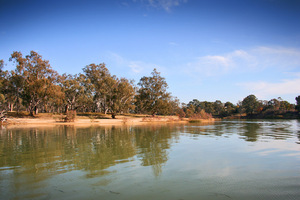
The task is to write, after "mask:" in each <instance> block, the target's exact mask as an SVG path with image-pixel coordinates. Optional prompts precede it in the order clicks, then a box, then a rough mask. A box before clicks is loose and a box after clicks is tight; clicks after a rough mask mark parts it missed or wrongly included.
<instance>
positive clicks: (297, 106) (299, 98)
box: [295, 95, 300, 111]
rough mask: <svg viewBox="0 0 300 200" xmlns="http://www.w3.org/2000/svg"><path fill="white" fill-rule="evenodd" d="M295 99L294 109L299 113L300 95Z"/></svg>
mask: <svg viewBox="0 0 300 200" xmlns="http://www.w3.org/2000/svg"><path fill="white" fill-rule="evenodd" d="M295 99H296V108H297V110H298V111H300V95H299V96H297V97H296V98H295Z"/></svg>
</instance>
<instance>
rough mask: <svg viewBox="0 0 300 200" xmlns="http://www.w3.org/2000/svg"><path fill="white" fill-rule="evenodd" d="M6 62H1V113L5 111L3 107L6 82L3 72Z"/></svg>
mask: <svg viewBox="0 0 300 200" xmlns="http://www.w3.org/2000/svg"><path fill="white" fill-rule="evenodd" d="M3 67H4V61H3V60H0V111H1V110H2V109H3V105H4V103H5V97H4V90H3V88H4V81H5V73H4V71H3Z"/></svg>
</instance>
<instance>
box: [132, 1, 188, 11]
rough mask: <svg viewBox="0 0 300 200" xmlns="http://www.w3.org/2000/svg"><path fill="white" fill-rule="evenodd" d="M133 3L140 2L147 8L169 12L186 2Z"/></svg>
mask: <svg viewBox="0 0 300 200" xmlns="http://www.w3.org/2000/svg"><path fill="white" fill-rule="evenodd" d="M133 1H134V2H141V3H144V4H146V5H147V6H150V7H153V8H157V9H164V10H165V11H167V12H170V11H171V9H172V8H173V7H176V6H179V5H180V4H182V3H186V2H187V0H133Z"/></svg>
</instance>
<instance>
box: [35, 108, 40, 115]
mask: <svg viewBox="0 0 300 200" xmlns="http://www.w3.org/2000/svg"><path fill="white" fill-rule="evenodd" d="M38 113H39V109H38V107H37V106H35V107H34V114H35V115H37V114H38Z"/></svg>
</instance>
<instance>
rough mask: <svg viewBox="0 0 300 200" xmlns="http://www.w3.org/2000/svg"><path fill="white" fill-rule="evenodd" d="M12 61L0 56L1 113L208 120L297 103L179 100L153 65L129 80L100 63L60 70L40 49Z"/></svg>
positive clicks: (252, 99) (16, 55) (292, 107)
mask: <svg viewBox="0 0 300 200" xmlns="http://www.w3.org/2000/svg"><path fill="white" fill-rule="evenodd" d="M9 60H10V62H13V63H14V64H15V69H14V70H12V71H7V70H3V68H4V65H5V64H4V61H3V60H0V111H1V112H4V111H16V112H20V111H28V112H29V113H30V115H32V116H33V115H35V114H37V113H38V112H45V113H47V112H51V113H65V112H68V111H69V110H76V111H78V112H102V113H105V114H107V113H110V114H111V115H112V117H113V118H114V117H115V115H116V114H119V113H136V114H150V115H157V114H158V115H179V116H180V117H191V118H210V117H212V116H218V117H226V116H231V115H236V114H242V113H246V114H248V115H254V114H257V113H261V112H265V111H270V110H272V111H285V112H286V111H295V109H296V108H299V101H300V96H298V97H297V106H298V107H297V106H296V105H294V104H290V103H289V102H287V101H283V100H282V99H280V98H278V99H272V100H270V101H259V100H257V98H256V97H255V96H254V95H249V96H248V97H246V98H245V99H244V100H243V101H242V102H240V103H238V104H237V105H234V104H232V103H231V102H226V103H222V102H221V101H215V102H207V101H203V102H200V101H198V100H196V99H194V100H193V101H191V102H189V103H188V104H182V105H181V104H180V102H179V100H178V99H177V98H176V97H173V96H172V95H171V93H169V92H168V91H167V89H168V84H167V82H166V80H165V78H164V77H162V76H161V75H160V73H159V72H158V71H157V70H156V69H154V70H153V72H152V73H151V76H144V77H142V78H141V79H140V80H139V82H138V83H137V85H136V84H134V81H133V80H128V79H127V78H125V77H121V78H119V77H116V76H115V75H111V74H110V72H109V70H108V69H107V67H106V65H105V64H104V63H101V64H98V65H97V64H90V65H87V66H85V67H84V68H83V70H82V73H79V74H75V75H72V74H62V75H60V74H58V72H56V71H55V70H53V69H52V67H51V66H50V64H49V61H47V60H43V59H42V56H41V55H39V54H38V53H36V52H34V51H31V52H30V54H29V55H26V56H23V55H22V53H21V52H17V51H15V52H13V53H12V54H11V57H10V59H9Z"/></svg>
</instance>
